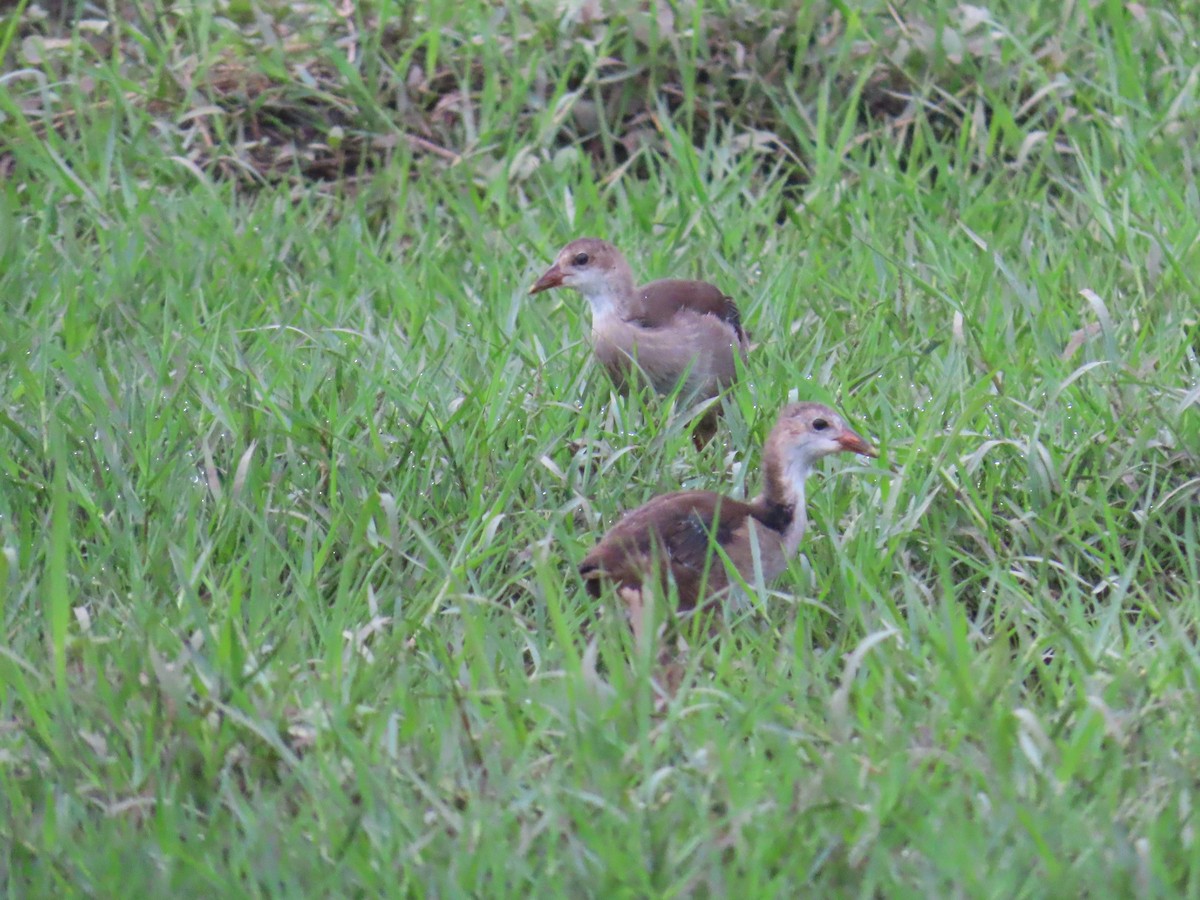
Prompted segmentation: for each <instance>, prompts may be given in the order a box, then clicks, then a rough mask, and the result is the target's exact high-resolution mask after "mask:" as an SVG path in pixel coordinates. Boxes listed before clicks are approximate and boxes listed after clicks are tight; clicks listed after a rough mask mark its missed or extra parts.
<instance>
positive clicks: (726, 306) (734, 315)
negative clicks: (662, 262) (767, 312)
mask: <svg viewBox="0 0 1200 900" xmlns="http://www.w3.org/2000/svg"><path fill="white" fill-rule="evenodd" d="M637 293H638V296H639V297H640V299H641V301H642V314H641V315H640V316H638V322H639V323H640V324H641V325H642V326H643V327H645V328H662V327H664V326H665V325H667V323H669V322H670V321H671V319H673V318H675V316H676V315H677V314H678V313H679V312H680V311H681V310H690V311H691V312H695V313H699V314H701V315H710V316H716V317H717V318H718V319H720V320H721V321H722V322H725V323H726V324H728V325H729V326H730V327H731V328H732V329H733V331H734V333H735V334H736V335H737V339H738V342H739V343H741V344H745V343H746V340H747V338H746V332H745V330H744V329H743V328H742V316H741V312H740V311H739V310H738V307H737V304H736V303H735V302H734V301H733V298H732V297H730V296H728V295H727V294H726V293H725V292H724V291H722V290H721V289H720V288H718V287H717V286H716V285H713V284H709V283H708V282H707V281H688V280H686V279H681V278H664V279H662V280H660V281H651V282H650V283H649V284H644V285H642V286H641V287H640V288H638V289H637Z"/></svg>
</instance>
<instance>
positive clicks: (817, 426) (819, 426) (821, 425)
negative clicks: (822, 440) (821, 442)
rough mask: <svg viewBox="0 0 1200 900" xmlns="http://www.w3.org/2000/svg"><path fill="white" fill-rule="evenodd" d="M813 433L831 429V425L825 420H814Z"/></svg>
mask: <svg viewBox="0 0 1200 900" xmlns="http://www.w3.org/2000/svg"><path fill="white" fill-rule="evenodd" d="M812 427H813V431H824V430H825V429H826V428H828V427H829V423H828V422H826V421H825V420H824V419H813V426H812Z"/></svg>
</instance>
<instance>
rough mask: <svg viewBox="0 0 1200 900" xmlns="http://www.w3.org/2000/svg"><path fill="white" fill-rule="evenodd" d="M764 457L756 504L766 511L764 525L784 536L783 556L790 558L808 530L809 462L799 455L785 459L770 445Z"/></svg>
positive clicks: (810, 466) (777, 449) (810, 463)
mask: <svg viewBox="0 0 1200 900" xmlns="http://www.w3.org/2000/svg"><path fill="white" fill-rule="evenodd" d="M763 457H764V458H763V474H764V477H763V493H762V495H761V496H760V497H759V498H758V501H757V502H758V503H759V504H760V505H761V506H762V507H764V509H765V511H766V517H767V518H766V524H768V525H770V526H771V527H773V528H775V529H776V530H777V531H779V532H780V533H781V534H782V535H783V547H784V553H785V554H787V555H788V556H790V555H791V554H793V553H795V552H796V547H797V546H799V544H800V539H801V538H802V537H803V536H804V529H805V528H806V527H807V526H808V513H807V511H806V509H805V506H804V500H805V497H804V484H805V482H806V481H807V480H808V476H809V475H810V474H811V473H812V460H810V459H808V458H807V457H804V456H800V455H798V454H793V455H791V456H785V455H784V454H783V453H782V452H781V451H780V450H779V448H778V447H775V446H773V445H768V446H767V448H766V451H765V452H764V454H763Z"/></svg>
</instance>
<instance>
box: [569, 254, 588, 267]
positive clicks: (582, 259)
mask: <svg viewBox="0 0 1200 900" xmlns="http://www.w3.org/2000/svg"><path fill="white" fill-rule="evenodd" d="M572 262H573V263H575V265H577V266H586V265H587V264H588V255H587V254H586V253H576V254H575V259H573V260H572Z"/></svg>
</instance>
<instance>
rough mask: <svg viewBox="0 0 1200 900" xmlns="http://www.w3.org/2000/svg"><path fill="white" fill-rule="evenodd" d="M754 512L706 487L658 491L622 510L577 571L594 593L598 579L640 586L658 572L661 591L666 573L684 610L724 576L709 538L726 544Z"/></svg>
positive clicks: (715, 587)
mask: <svg viewBox="0 0 1200 900" xmlns="http://www.w3.org/2000/svg"><path fill="white" fill-rule="evenodd" d="M754 514H755V509H754V507H752V506H751V505H750V504H748V503H742V502H741V501H738V500H731V499H730V498H728V497H722V496H721V495H720V494H714V493H712V492H711V491H682V492H679V493H675V494H664V495H663V496H661V497H655V498H654V499H653V500H651V501H650V502H649V503H647V504H645V505H644V506H640V507H638V508H637V509H635V510H633V511H632V512H630V513H627V514H626V515H625V517H624V518H622V519H621V521H619V522H618V523H617V524H616V525H614V526H613V527H612V529H611V530H610V531H609V532H608V534H606V535H605V536H604V538H603V539H602V540H601V541H600V543H599V544H597V545H596V546H595V547H594V548H593V549H592V551H591V552H590V553H589V554H588V555H587V556H586V557H584V560H583V562H582V563H581V564H580V566H579V572H580V574H581V575H582V576H583V578H584V580H585V581H586V582H587V588H588V592H589V593H591V594H592V596H595V597H598V596H600V590H601V582H602V581H611V582H612V583H613V584H615V585H616V586H617V587H618V588H623V587H631V588H640V587H641V586H642V584H643V583H645V582H646V581H649V580H652V579H653V578H654V573H655V571H658V573H659V576H660V579H661V583H662V585H663V587H664V590H665V588H666V584H667V578H668V575H669V576H670V577H671V578H673V579H674V580H675V585H676V588H677V590H678V595H679V609H680V610H688V609H691V608H693V607H694V606H695V605H696V603H697V601H698V599H699V598H700V594H701V591H702V590H706V592H707V593H712V592H714V591H718V590H720V589H721V588H723V587H724V586H725V585H726V584H727V583H728V581H729V578H728V575H727V574H726V572H725V567H724V564H723V563H722V562H721V560H720V558H719V556H717V554H716V553H715V552H714V550H713V547H712V544H713V542H714V541H715V542H716V543H718V544H721V545H722V546H728V545H729V543H730V542H731V541H732V540H733V539H734V536H735V533H736V532H738V530H739V529H740V528H741V527H742V526H743V525H744V524H745V522H746V518H747V517H748V516H752V515H754Z"/></svg>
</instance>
